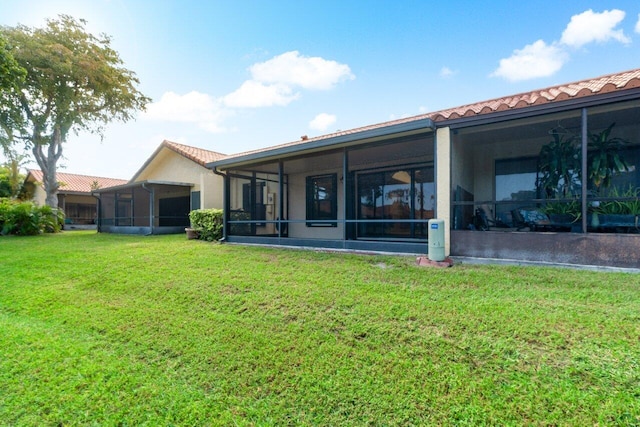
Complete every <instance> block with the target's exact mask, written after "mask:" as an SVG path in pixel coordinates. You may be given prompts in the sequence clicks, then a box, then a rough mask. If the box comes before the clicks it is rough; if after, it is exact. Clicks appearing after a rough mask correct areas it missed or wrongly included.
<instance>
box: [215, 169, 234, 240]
mask: <svg viewBox="0 0 640 427" xmlns="http://www.w3.org/2000/svg"><path fill="white" fill-rule="evenodd" d="M214 171H215V169H214ZM230 190H231V177H230V176H229V173H226V174H224V175H222V203H223V205H222V241H224V242H226V241H227V237H228V236H229V218H230V217H231V200H230V199H231V191H230Z"/></svg>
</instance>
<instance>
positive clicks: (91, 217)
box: [25, 169, 127, 228]
mask: <svg viewBox="0 0 640 427" xmlns="http://www.w3.org/2000/svg"><path fill="white" fill-rule="evenodd" d="M56 178H57V180H58V183H59V185H60V188H59V189H58V207H59V208H61V209H62V210H63V211H64V213H65V222H66V225H65V228H73V227H78V226H81V227H84V228H90V227H87V226H89V225H91V226H92V227H93V228H95V223H96V218H97V210H96V207H97V203H96V198H95V197H94V196H92V195H91V192H92V191H93V190H96V189H98V188H106V187H112V186H114V185H122V184H125V183H126V182H127V181H126V180H124V179H115V178H104V177H99V176H88V175H77V174H73V173H63V172H57V173H56ZM25 183H31V184H33V188H34V189H33V200H34V201H35V202H36V203H37V204H39V205H41V206H43V205H44V204H45V203H46V198H47V195H46V193H45V191H44V188H43V187H42V171H41V170H36V169H29V170H28V171H27V176H26V178H25Z"/></svg>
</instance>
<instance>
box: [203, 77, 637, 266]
mask: <svg viewBox="0 0 640 427" xmlns="http://www.w3.org/2000/svg"><path fill="white" fill-rule="evenodd" d="M207 167H208V168H210V169H211V170H213V171H214V173H216V174H220V175H222V176H223V177H224V202H223V204H224V209H225V226H224V239H225V241H227V242H236V243H258V244H270V245H283V246H285V245H286V246H305V247H317V248H340V249H350V250H372V251H390V252H405V253H425V252H426V251H427V237H428V220H429V219H431V218H438V219H441V220H443V221H444V224H445V240H444V250H445V254H446V255H452V256H461V257H481V258H496V259H510V260H523V261H540V262H552V263H568V264H586V265H605V266H616V267H632V268H634V267H635V268H637V267H639V266H640V255H638V254H640V224H639V218H640V199H639V198H638V196H639V195H640V194H639V193H638V191H639V190H638V188H639V187H640V69H637V70H631V71H627V72H621V73H616V74H611V75H606V76H602V77H598V78H593V79H589V80H584V81H579V82H575V83H569V84H563V85H558V86H554V87H549V88H545V89H541V90H535V91H531V92H527V93H520V94H516V95H511V96H506V97H503V98H498V99H492V100H489V101H484V102H478V103H474V104H470V105H464V106H460V107H456V108H451V109H447V110H442V111H436V112H433V113H428V114H422V115H419V116H415V117H408V118H403V119H399V120H394V121H390V122H385V123H379V124H374V125H371V126H366V127H361V128H357V129H351V130H347V131H340V132H336V133H333V134H329V135H323V136H319V137H315V138H306V137H303V138H302V139H300V140H298V141H294V142H290V143H287V144H282V145H278V146H274V147H269V148H265V149H260V150H255V151H250V152H245V153H240V154H236V155H231V156H227V157H224V158H220V159H217V160H214V161H212V162H209V163H208V164H207Z"/></svg>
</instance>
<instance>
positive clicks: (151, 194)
mask: <svg viewBox="0 0 640 427" xmlns="http://www.w3.org/2000/svg"><path fill="white" fill-rule="evenodd" d="M142 189H143V190H146V191H148V192H149V228H150V230H151V231H150V232H149V233H147V234H146V236H149V235H151V234H153V218H154V217H155V213H154V209H153V208H154V206H155V203H154V201H155V200H154V199H155V194H154V192H153V189H152V188H147V187H146V183H144V182H143V183H142ZM132 198H133V197H132ZM134 219H135V215H134Z"/></svg>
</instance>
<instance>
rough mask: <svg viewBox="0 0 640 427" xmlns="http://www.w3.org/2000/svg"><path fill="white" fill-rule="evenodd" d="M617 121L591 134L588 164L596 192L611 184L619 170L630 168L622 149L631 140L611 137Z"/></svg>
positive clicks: (590, 177)
mask: <svg viewBox="0 0 640 427" xmlns="http://www.w3.org/2000/svg"><path fill="white" fill-rule="evenodd" d="M614 126H615V122H614V123H611V125H609V127H608V128H606V129H604V130H602V131H601V132H598V133H592V134H589V144H588V151H587V164H588V166H589V169H588V173H589V175H588V176H589V179H590V180H591V182H592V184H593V188H594V190H595V192H596V194H599V193H600V189H601V188H608V187H609V186H610V185H611V178H612V177H613V176H614V175H615V174H616V173H618V172H624V171H628V170H629V164H628V163H627V161H626V160H625V159H624V157H623V156H622V149H623V148H624V145H625V144H629V141H627V140H625V139H622V138H618V137H614V138H612V137H611V131H612V129H613V127H614Z"/></svg>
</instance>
